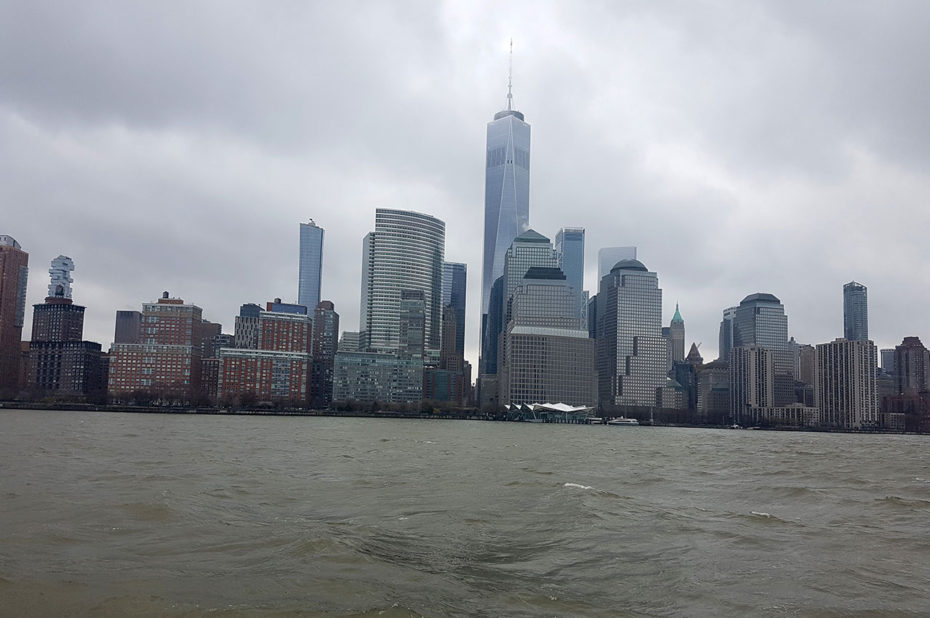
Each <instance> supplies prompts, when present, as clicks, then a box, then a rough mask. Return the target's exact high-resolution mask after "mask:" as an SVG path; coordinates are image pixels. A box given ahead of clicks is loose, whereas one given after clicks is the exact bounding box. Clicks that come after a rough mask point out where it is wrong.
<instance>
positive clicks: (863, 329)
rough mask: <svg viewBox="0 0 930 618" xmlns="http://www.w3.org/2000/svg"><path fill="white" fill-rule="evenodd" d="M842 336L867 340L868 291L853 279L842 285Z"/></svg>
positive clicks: (851, 339)
mask: <svg viewBox="0 0 930 618" xmlns="http://www.w3.org/2000/svg"><path fill="white" fill-rule="evenodd" d="M843 337H844V338H845V339H846V340H847V341H868V340H869V291H868V288H866V287H865V286H864V285H862V284H861V283H856V282H855V281H850V282H849V283H847V284H846V285H844V286H843Z"/></svg>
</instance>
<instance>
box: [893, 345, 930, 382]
mask: <svg viewBox="0 0 930 618" xmlns="http://www.w3.org/2000/svg"><path fill="white" fill-rule="evenodd" d="M894 368H895V372H894V376H895V382H896V384H897V391H898V394H899V395H913V394H916V393H920V392H923V391H927V390H930V352H928V351H927V348H925V347H924V344H923V343H921V341H920V338H919V337H905V338H904V340H903V341H901V345H899V346H896V347H895V349H894Z"/></svg>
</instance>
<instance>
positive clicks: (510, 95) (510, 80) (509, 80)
mask: <svg viewBox="0 0 930 618" xmlns="http://www.w3.org/2000/svg"><path fill="white" fill-rule="evenodd" d="M512 88H513V39H510V70H509V72H508V73H507V111H508V112H509V111H511V109H513V108H512V106H511V103H512V102H513V93H512V92H511V89H512Z"/></svg>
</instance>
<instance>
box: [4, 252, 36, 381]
mask: <svg viewBox="0 0 930 618" xmlns="http://www.w3.org/2000/svg"><path fill="white" fill-rule="evenodd" d="M28 264H29V254H28V253H26V252H25V251H23V249H22V247H20V245H19V243H18V242H16V239H14V238H13V237H12V236H7V235H5V234H0V391H3V390H10V391H12V390H16V389H17V388H19V386H20V384H19V376H20V359H21V357H22V339H23V322H24V321H25V319H26V279H27V278H28V276H29V267H28Z"/></svg>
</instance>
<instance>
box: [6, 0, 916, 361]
mask: <svg viewBox="0 0 930 618" xmlns="http://www.w3.org/2000/svg"><path fill="white" fill-rule="evenodd" d="M927 32H930V3H927V2H924V1H914V2H904V1H892V2H851V1H846V0H844V1H842V2H840V1H837V2H820V3H818V2H810V1H807V0H805V1H800V2H790V1H783V0H777V1H771V2H762V1H760V2H752V1H740V2H690V1H689V2H653V1H642V2H635V1H631V2H613V1H609V2H607V1H605V2H561V3H545V2H538V1H532V2H518V1H511V2H506V3H504V2H473V1H469V2H454V3H452V2H450V3H442V2H433V1H423V2H413V1H404V2H397V3H386V2H358V3H356V2H326V3H324V2H284V1H281V2H255V3H246V2H229V1H223V2H141V3H133V2H99V3H98V2H65V1H60V2H51V1H49V2H46V1H38V2H37V1H34V0H24V1H17V0H0V160H2V165H0V213H2V216H0V233H5V234H10V235H12V236H13V237H15V238H16V239H17V240H18V241H19V242H20V243H21V244H22V246H23V248H24V249H25V250H26V251H28V252H29V254H30V258H29V259H30V269H31V272H30V281H29V299H28V302H29V303H30V304H32V303H40V302H42V299H43V298H44V297H45V295H46V286H47V284H48V277H47V275H46V270H47V269H48V263H49V261H50V260H51V259H52V258H54V257H56V256H57V255H59V254H65V255H68V256H71V257H72V258H74V261H75V263H76V266H77V269H76V271H75V273H74V278H75V284H74V299H75V302H78V303H80V304H84V305H86V306H87V312H86V325H85V336H86V337H87V338H88V339H92V340H96V341H100V342H102V343H103V345H104V347H105V348H106V347H108V346H109V343H110V342H111V341H112V338H113V327H114V315H115V311H116V310H118V309H139V308H140V305H141V303H143V302H147V301H151V300H154V299H155V298H157V297H158V296H159V295H160V294H161V292H162V291H163V290H169V291H170V292H171V294H172V295H173V296H180V297H182V298H184V299H185V300H186V301H188V302H193V303H195V304H197V305H199V306H201V307H203V309H204V317H205V318H207V319H210V320H213V321H219V322H222V323H223V325H224V327H225V328H224V330H225V331H227V332H231V331H232V325H233V316H234V315H235V314H236V313H237V311H238V307H239V305H240V304H242V303H245V302H260V303H263V302H265V301H267V300H270V299H272V298H274V297H276V296H280V297H282V298H284V299H285V300H295V299H296V295H297V243H298V223H300V222H301V221H306V220H308V219H309V218H313V219H314V220H315V221H316V222H317V223H318V224H319V225H320V226H322V227H323V228H325V229H326V239H325V252H324V274H323V296H324V298H329V299H331V300H332V301H333V302H334V303H335V305H336V309H337V311H338V312H339V313H340V315H341V319H342V328H343V330H357V328H358V302H359V279H360V273H361V263H360V260H361V256H360V248H361V240H362V237H363V236H364V235H365V234H366V233H367V232H368V231H370V230H371V229H373V227H374V210H375V208H377V207H389V208H401V209H410V210H416V211H420V212H425V213H429V214H432V215H434V216H436V217H439V218H440V219H443V220H444V221H445V222H446V259H447V260H449V261H461V262H466V263H467V264H468V268H469V290H468V295H469V298H468V312H469V318H468V327H467V328H468V333H467V342H468V343H467V347H468V351H467V352H468V356H469V357H470V359H471V360H472V361H473V362H474V361H477V344H478V332H477V331H478V329H477V324H478V318H477V315H478V305H479V297H480V272H481V241H482V231H481V230H482V217H483V200H484V161H485V155H484V148H485V145H484V141H485V126H486V123H487V122H488V121H489V120H490V119H491V118H492V116H493V114H494V113H495V112H496V111H498V110H500V109H502V108H503V107H505V104H506V98H505V97H506V84H507V48H508V44H507V42H508V39H510V38H511V37H512V38H513V41H514V68H513V74H514V103H515V107H516V108H518V109H520V110H521V111H523V112H524V113H525V114H526V119H527V121H528V122H529V123H530V124H531V125H532V131H533V135H532V140H533V144H532V169H531V190H530V223H531V226H532V227H533V228H534V229H536V230H537V231H539V232H541V233H543V234H545V235H547V236H549V237H550V238H554V236H555V233H556V232H557V231H558V229H559V228H560V227H565V226H579V227H584V228H586V230H587V247H586V254H587V260H588V265H587V268H586V287H588V288H589V289H593V288H595V286H596V282H595V279H596V268H597V267H596V260H595V257H596V254H597V250H598V249H599V248H600V247H604V246H614V245H636V246H638V247H639V257H640V259H641V260H642V261H643V262H644V263H645V264H646V266H647V267H649V268H650V270H654V271H656V272H657V273H658V275H659V282H660V286H661V287H662V289H663V290H664V321H666V322H667V321H668V320H669V319H670V318H671V315H672V312H673V311H674V307H675V302H676V301H677V302H679V303H680V305H681V313H682V315H683V317H684V319H685V324H686V328H687V340H688V344H689V345H690V343H691V341H696V342H702V343H703V345H702V347H701V351H702V353H703V354H704V356H705V358H714V357H716V353H717V329H718V324H719V321H720V315H721V311H722V309H723V308H725V307H728V306H730V305H735V304H738V303H739V301H740V300H741V299H742V298H743V297H744V296H746V295H747V294H750V293H752V292H757V291H765V292H771V293H773V294H775V295H776V296H778V297H779V298H780V299H781V300H782V302H783V303H784V304H785V307H786V310H787V313H788V318H789V330H790V334H791V335H793V336H794V337H795V338H796V339H797V340H798V341H801V342H805V343H820V342H824V341H829V340H832V339H833V338H834V337H837V336H840V335H841V334H842V285H843V284H844V283H846V282H848V281H850V280H853V279H855V280H857V281H859V282H861V283H864V284H865V285H867V286H868V288H869V305H870V306H869V312H870V334H871V336H872V338H873V339H874V340H875V341H876V343H877V344H878V345H879V346H880V347H889V346H893V345H894V344H896V343H899V342H900V340H901V338H902V337H904V336H906V335H918V336H922V337H923V339H924V341H925V342H927V340H928V339H930V332H928V330H930V327H928V317H927V311H926V308H927V307H930V245H928V236H927V232H928V230H930V209H928V208H927V200H928V196H930V114H928V112H930V68H928V62H927V59H928V58H930V37H927V36H926V33H927ZM29 313H31V311H30V312H29ZM28 328H29V323H28V322H27V329H26V331H24V332H25V333H28ZM25 336H26V337H28V335H25Z"/></svg>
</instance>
